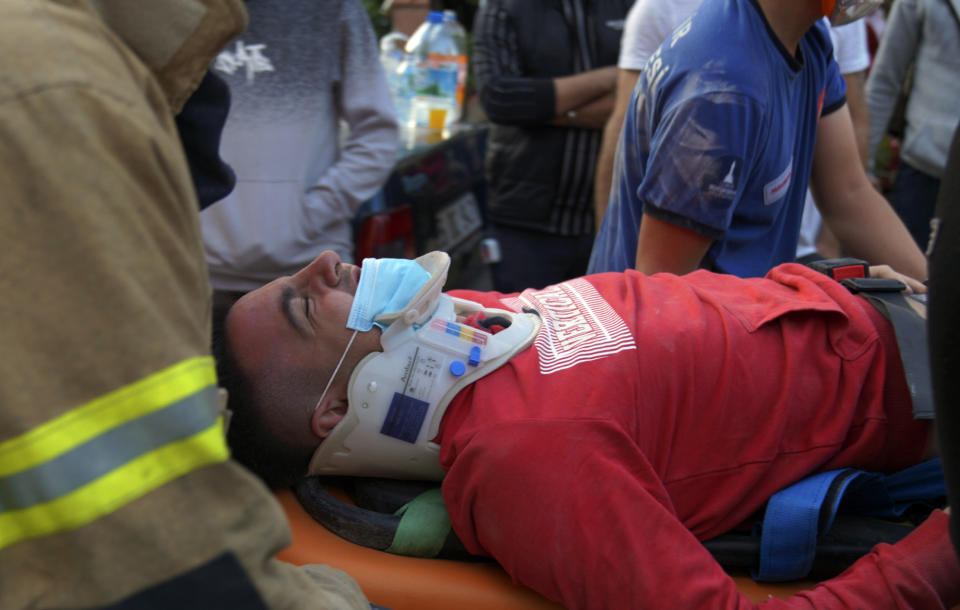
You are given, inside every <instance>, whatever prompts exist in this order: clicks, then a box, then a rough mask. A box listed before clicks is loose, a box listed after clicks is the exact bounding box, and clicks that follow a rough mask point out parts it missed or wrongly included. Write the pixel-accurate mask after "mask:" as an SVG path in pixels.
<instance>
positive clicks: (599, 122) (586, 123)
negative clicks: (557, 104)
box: [552, 93, 614, 129]
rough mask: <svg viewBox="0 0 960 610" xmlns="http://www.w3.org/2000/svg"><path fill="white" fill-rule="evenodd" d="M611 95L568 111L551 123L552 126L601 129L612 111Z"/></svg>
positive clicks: (612, 101) (612, 100)
mask: <svg viewBox="0 0 960 610" xmlns="http://www.w3.org/2000/svg"><path fill="white" fill-rule="evenodd" d="M613 105H614V99H613V94H612V93H608V94H606V95H603V96H602V97H598V98H595V99H593V100H590V101H589V102H587V103H586V104H584V105H583V106H580V107H579V108H574V109H572V110H568V111H567V113H566V114H564V115H562V116H560V117H557V118H556V119H554V120H553V121H552V123H553V124H554V125H562V126H564V127H582V128H584V129H602V128H603V127H604V126H605V125H606V124H607V120H608V119H609V118H610V113H611V112H612V111H613Z"/></svg>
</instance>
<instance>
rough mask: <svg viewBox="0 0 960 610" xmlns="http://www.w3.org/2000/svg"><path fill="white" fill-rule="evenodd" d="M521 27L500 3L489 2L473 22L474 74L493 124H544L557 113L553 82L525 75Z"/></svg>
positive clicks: (548, 79)
mask: <svg viewBox="0 0 960 610" xmlns="http://www.w3.org/2000/svg"><path fill="white" fill-rule="evenodd" d="M524 25H526V27H532V26H535V25H536V24H518V23H517V22H516V20H515V19H514V18H513V17H512V16H511V15H510V14H508V12H507V11H506V9H505V8H504V3H503V2H501V1H500V0H487V1H486V2H484V3H482V4H481V6H480V8H479V9H478V10H477V14H476V17H475V19H474V22H473V74H474V77H475V78H476V83H477V93H478V98H479V100H480V105H481V106H482V107H483V111H484V113H485V114H486V115H487V118H489V119H490V120H491V121H492V122H494V123H501V124H504V125H524V124H531V123H544V122H546V121H549V120H551V119H553V118H554V115H555V114H556V94H555V91H554V88H553V79H550V78H531V77H528V76H525V75H524V73H523V58H522V57H521V56H520V46H519V44H518V42H517V36H516V31H515V28H516V27H522V26H524Z"/></svg>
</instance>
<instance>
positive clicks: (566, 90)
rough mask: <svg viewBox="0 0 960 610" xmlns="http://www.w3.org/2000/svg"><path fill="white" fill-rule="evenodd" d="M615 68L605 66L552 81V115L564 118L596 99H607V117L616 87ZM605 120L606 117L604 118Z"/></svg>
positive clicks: (611, 106)
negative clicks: (570, 112) (553, 96)
mask: <svg viewBox="0 0 960 610" xmlns="http://www.w3.org/2000/svg"><path fill="white" fill-rule="evenodd" d="M616 78H617V67H616V66H605V67H603V68H597V69H596V70H589V71H587V72H581V73H579V74H571V75H570V76H561V77H559V78H555V79H553V88H554V94H555V98H554V104H555V108H554V114H555V116H556V117H562V116H565V115H566V114H567V113H568V112H569V111H571V110H575V111H578V112H579V110H580V109H581V108H584V107H585V106H587V105H588V104H591V103H593V102H595V101H597V100H598V99H609V104H610V106H609V108H608V109H607V116H609V112H610V110H611V109H612V108H613V104H612V102H613V92H614V88H615V86H616ZM604 120H606V117H604Z"/></svg>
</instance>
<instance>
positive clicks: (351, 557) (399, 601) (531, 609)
mask: <svg viewBox="0 0 960 610" xmlns="http://www.w3.org/2000/svg"><path fill="white" fill-rule="evenodd" d="M276 496H277V499H278V500H279V501H280V504H281V505H282V506H283V510H284V512H286V514H287V518H288V519H289V521H290V528H291V530H292V532H293V544H292V545H291V546H290V547H289V548H286V549H284V550H283V551H281V552H280V553H279V554H278V555H277V557H278V558H279V559H282V560H283V561H288V562H290V563H293V564H297V565H302V564H307V563H322V564H326V565H330V566H333V567H335V568H339V569H341V570H343V571H344V572H347V573H348V574H350V575H351V576H352V577H353V578H354V579H355V580H356V581H357V582H358V583H359V584H360V587H361V588H362V589H363V591H364V593H365V594H366V596H367V598H368V599H369V600H370V601H371V602H373V603H375V604H378V605H382V606H387V607H389V608H391V609H392V610H424V609H425V608H457V610H557V609H560V608H562V606H560V605H558V604H556V603H554V602H551V601H548V600H547V599H545V598H543V597H542V596H540V595H539V594H538V593H535V592H534V591H532V590H530V589H528V588H526V587H523V586H519V585H515V584H513V582H511V580H510V577H509V576H507V574H506V572H504V571H503V570H502V569H501V568H500V567H499V566H498V565H496V564H495V563H491V562H485V563H470V562H463V561H452V560H448V559H419V558H416V557H402V556H400V555H393V554H391V553H385V552H383V551H377V550H374V549H369V548H366V547H362V546H358V545H356V544H353V543H351V542H347V541H346V540H344V539H342V538H340V537H338V536H337V535H336V534H333V533H332V532H330V531H328V530H327V529H325V528H324V527H323V526H321V525H320V524H319V523H317V522H316V521H314V520H313V518H312V517H310V515H308V514H307V513H306V511H304V510H303V508H301V507H300V504H299V502H297V499H296V497H295V496H294V495H293V493H291V492H289V491H278V492H277V493H276ZM734 580H735V581H736V583H737V587H738V588H739V589H740V591H741V592H742V593H743V594H744V595H746V596H747V597H748V598H750V600H751V601H754V602H760V601H763V600H765V599H768V598H769V597H771V596H773V597H779V598H785V597H789V596H791V595H793V594H794V593H796V592H798V591H802V590H804V589H809V588H810V587H811V586H812V585H813V584H814V583H812V582H797V583H786V584H769V583H764V584H762V585H761V584H757V583H755V582H754V581H753V580H751V579H750V578H749V577H746V576H734Z"/></svg>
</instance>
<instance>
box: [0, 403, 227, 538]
mask: <svg viewBox="0 0 960 610" xmlns="http://www.w3.org/2000/svg"><path fill="white" fill-rule="evenodd" d="M228 457H229V451H228V450H227V445H226V441H225V439H224V436H223V418H222V417H218V418H217V420H216V422H215V423H214V424H213V425H212V426H210V427H209V428H207V429H206V430H203V431H202V432H199V433H197V434H195V435H193V436H191V437H188V438H186V439H183V440H181V441H177V442H174V443H170V444H168V445H164V446H163V447H160V448H159V449H156V450H154V451H151V452H150V453H146V454H144V455H142V456H139V457H137V458H136V459H133V460H131V461H129V462H127V463H126V464H124V465H123V466H121V467H119V468H117V469H115V470H113V471H112V472H110V473H108V474H106V475H104V476H102V477H100V478H98V479H96V480H94V481H93V482H91V483H89V484H87V485H85V486H83V487H81V488H79V489H77V490H75V491H73V492H71V493H69V494H67V495H64V496H61V497H59V498H57V499H56V500H53V501H50V502H46V503H44V504H38V505H36V506H32V507H30V508H27V509H24V510H15V511H9V512H6V513H2V514H0V549H2V548H4V547H6V546H9V545H11V544H13V543H14V542H19V541H21V540H25V539H28V538H36V537H38V536H45V535H48V534H53V533H56V532H62V531H66V530H70V529H74V528H77V527H80V526H82V525H86V524H87V523H90V522H91V521H94V520H96V519H98V518H100V517H102V516H104V515H107V514H109V513H111V512H113V511H115V510H117V509H118V508H120V507H122V506H124V505H126V504H128V503H130V502H132V501H134V500H136V499H137V498H140V497H141V496H144V495H146V494H147V493H149V492H151V491H153V490H154V489H156V488H158V487H160V486H161V485H164V484H165V483H168V482H169V481H171V480H173V479H175V478H177V477H179V476H181V475H184V474H186V473H188V472H190V471H192V470H195V469H197V468H200V467H201V466H206V465H209V464H214V463H218V462H223V461H225V460H226V459H227V458H228Z"/></svg>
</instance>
